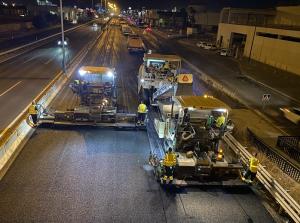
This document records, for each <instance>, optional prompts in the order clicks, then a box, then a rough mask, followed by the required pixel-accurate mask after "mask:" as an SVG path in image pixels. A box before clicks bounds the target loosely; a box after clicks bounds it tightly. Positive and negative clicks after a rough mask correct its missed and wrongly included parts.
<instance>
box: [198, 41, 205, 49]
mask: <svg viewBox="0 0 300 223" xmlns="http://www.w3.org/2000/svg"><path fill="white" fill-rule="evenodd" d="M206 45H207V43H206V42H203V41H200V42H198V43H196V46H197V47H200V48H204V47H205V46H206Z"/></svg>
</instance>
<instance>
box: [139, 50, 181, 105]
mask: <svg viewBox="0 0 300 223" xmlns="http://www.w3.org/2000/svg"><path fill="white" fill-rule="evenodd" d="M143 60H144V62H143V64H142V65H141V66H140V68H139V73H138V94H139V96H140V98H141V99H142V100H144V101H145V102H146V103H147V104H151V105H153V106H155V105H157V103H156V102H155V101H156V98H157V97H158V96H160V95H161V94H164V93H165V91H169V90H170V89H169V88H170V87H172V84H171V83H174V82H175V79H176V78H177V75H178V74H179V73H180V69H181V58H180V57H179V56H177V55H164V54H157V53H150V54H144V58H143Z"/></svg>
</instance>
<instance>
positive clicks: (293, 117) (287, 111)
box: [280, 108, 300, 125]
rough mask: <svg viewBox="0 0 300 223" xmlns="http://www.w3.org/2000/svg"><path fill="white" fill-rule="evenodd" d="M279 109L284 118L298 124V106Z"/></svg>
mask: <svg viewBox="0 0 300 223" xmlns="http://www.w3.org/2000/svg"><path fill="white" fill-rule="evenodd" d="M280 110H281V111H282V112H283V116H284V117H285V118H286V119H288V120H290V121H291V122H293V123H295V124H297V125H300V108H280Z"/></svg>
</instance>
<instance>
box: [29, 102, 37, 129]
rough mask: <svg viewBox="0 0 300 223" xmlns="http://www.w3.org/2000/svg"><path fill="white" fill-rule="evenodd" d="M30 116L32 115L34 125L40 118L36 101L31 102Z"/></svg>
mask: <svg viewBox="0 0 300 223" xmlns="http://www.w3.org/2000/svg"><path fill="white" fill-rule="evenodd" d="M28 113H29V116H31V119H32V122H33V124H34V125H37V118H38V108H37V104H36V103H35V101H33V102H32V103H31V105H30V106H29V109H28Z"/></svg>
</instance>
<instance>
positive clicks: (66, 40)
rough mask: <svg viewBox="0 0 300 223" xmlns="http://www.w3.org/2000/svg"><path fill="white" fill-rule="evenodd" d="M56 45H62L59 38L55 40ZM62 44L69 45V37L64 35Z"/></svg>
mask: <svg viewBox="0 0 300 223" xmlns="http://www.w3.org/2000/svg"><path fill="white" fill-rule="evenodd" d="M57 45H58V46H62V45H63V44H62V41H61V39H59V40H57ZM64 45H65V46H68V45H69V38H68V37H65V39H64Z"/></svg>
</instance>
